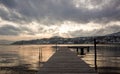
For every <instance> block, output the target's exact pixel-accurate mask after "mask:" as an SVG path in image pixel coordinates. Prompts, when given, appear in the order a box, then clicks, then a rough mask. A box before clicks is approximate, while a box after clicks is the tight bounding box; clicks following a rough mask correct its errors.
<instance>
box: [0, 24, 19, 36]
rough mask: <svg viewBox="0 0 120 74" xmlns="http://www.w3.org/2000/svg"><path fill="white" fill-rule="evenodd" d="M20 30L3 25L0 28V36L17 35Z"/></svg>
mask: <svg viewBox="0 0 120 74" xmlns="http://www.w3.org/2000/svg"><path fill="white" fill-rule="evenodd" d="M20 32H21V30H20V29H19V28H17V27H14V26H11V25H5V26H2V27H0V35H19V33H20Z"/></svg>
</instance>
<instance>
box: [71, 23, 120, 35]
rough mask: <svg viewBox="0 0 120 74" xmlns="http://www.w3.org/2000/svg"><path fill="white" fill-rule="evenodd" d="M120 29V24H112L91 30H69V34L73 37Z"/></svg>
mask: <svg viewBox="0 0 120 74" xmlns="http://www.w3.org/2000/svg"><path fill="white" fill-rule="evenodd" d="M119 31H120V25H117V24H114V25H111V26H105V27H103V28H100V29H93V30H91V31H84V30H82V29H81V30H76V31H74V32H71V31H70V32H69V35H70V36H72V37H79V36H81V37H84V36H103V35H107V34H111V33H115V32H119Z"/></svg>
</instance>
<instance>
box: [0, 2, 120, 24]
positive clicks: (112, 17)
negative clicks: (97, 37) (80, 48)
mask: <svg viewBox="0 0 120 74" xmlns="http://www.w3.org/2000/svg"><path fill="white" fill-rule="evenodd" d="M107 1H108V2H107ZM0 2H1V3H2V4H4V5H5V6H7V7H8V8H11V7H12V9H11V10H15V11H16V12H17V13H19V14H21V15H22V17H24V18H25V19H24V21H28V22H30V21H31V20H38V21H40V22H42V23H44V24H47V23H51V24H55V23H56V22H62V21H65V20H68V21H74V22H79V23H88V22H91V21H94V22H97V23H106V22H110V21H119V20H120V13H119V12H120V0H106V1H104V0H86V4H85V5H86V6H87V4H92V5H94V6H98V8H95V9H91V10H90V9H88V8H85V7H81V6H80V7H79V8H76V7H75V4H74V3H73V0H35V1H34V0H1V1H0ZM81 5H82V4H81ZM15 18H16V17H15ZM17 19H19V20H22V19H20V18H17ZM13 20H15V19H13Z"/></svg>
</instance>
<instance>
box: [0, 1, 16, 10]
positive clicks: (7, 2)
mask: <svg viewBox="0 0 120 74" xmlns="http://www.w3.org/2000/svg"><path fill="white" fill-rule="evenodd" d="M0 3H3V4H4V5H5V6H7V7H10V8H12V7H15V6H16V2H15V0H0Z"/></svg>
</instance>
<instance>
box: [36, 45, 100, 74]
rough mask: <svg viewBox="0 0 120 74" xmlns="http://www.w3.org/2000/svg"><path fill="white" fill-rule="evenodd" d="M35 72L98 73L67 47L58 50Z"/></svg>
mask: <svg viewBox="0 0 120 74" xmlns="http://www.w3.org/2000/svg"><path fill="white" fill-rule="evenodd" d="M37 74H98V73H97V72H96V71H95V70H94V68H92V67H90V66H89V65H88V64H87V63H85V62H84V61H83V60H82V59H81V58H80V57H78V56H77V55H76V54H75V52H72V51H70V50H69V49H68V48H67V47H60V48H59V50H58V51H57V52H56V53H55V54H53V56H52V57H51V58H50V59H49V60H48V61H47V62H46V63H45V64H44V65H43V67H41V68H40V70H39V71H38V73H37Z"/></svg>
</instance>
